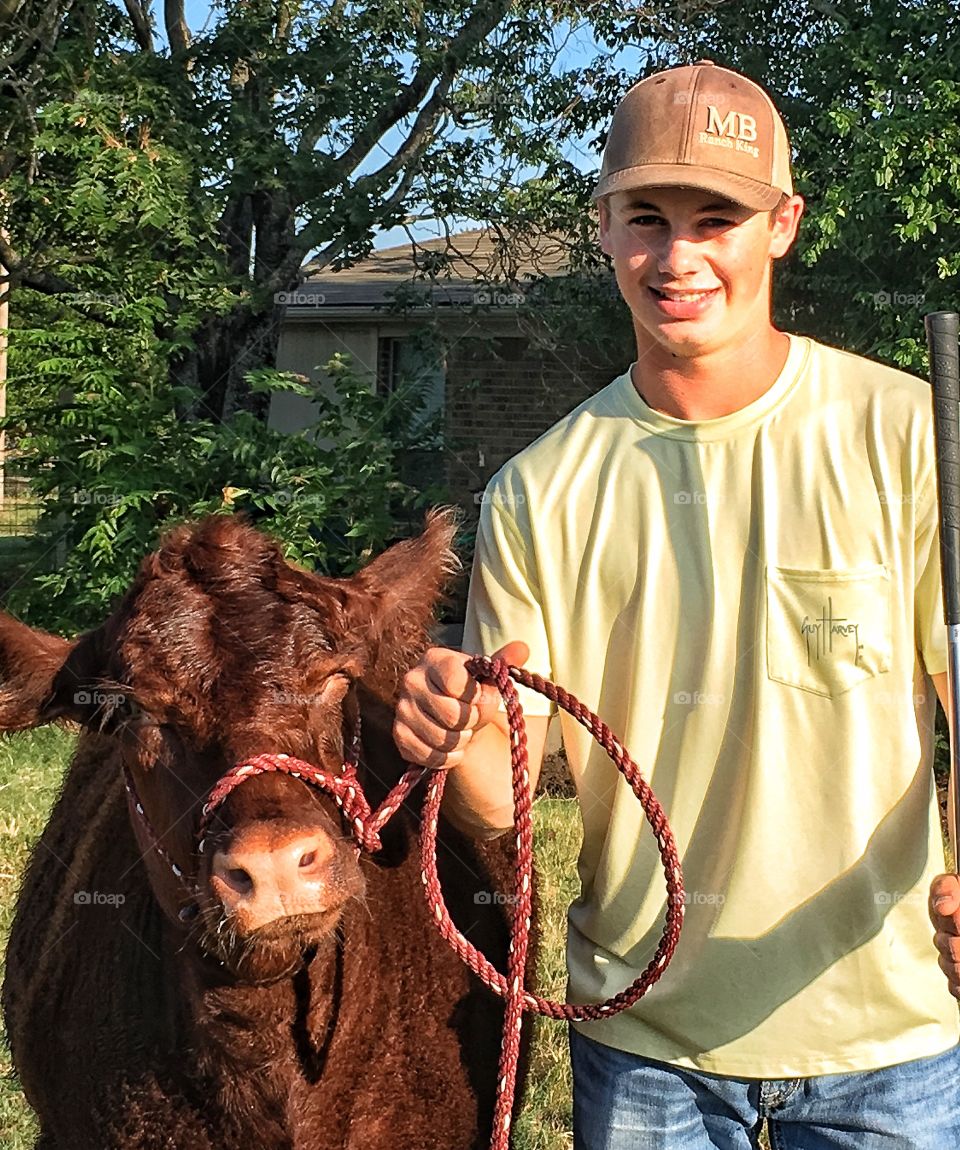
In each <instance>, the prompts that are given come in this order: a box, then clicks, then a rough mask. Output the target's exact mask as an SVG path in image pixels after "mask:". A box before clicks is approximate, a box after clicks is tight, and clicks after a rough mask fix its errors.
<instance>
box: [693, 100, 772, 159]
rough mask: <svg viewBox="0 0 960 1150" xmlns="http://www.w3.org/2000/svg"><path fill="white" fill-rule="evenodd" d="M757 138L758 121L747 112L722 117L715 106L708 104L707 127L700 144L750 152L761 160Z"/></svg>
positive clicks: (731, 113) (702, 133)
mask: <svg viewBox="0 0 960 1150" xmlns="http://www.w3.org/2000/svg"><path fill="white" fill-rule="evenodd" d="M756 138H757V121H756V120H755V119H754V117H753V116H748V115H747V114H746V113H745V112H734V111H730V112H727V114H726V115H725V116H721V115H720V113H719V111H717V109H716V108H715V107H714V106H713V104H707V127H706V130H705V131H702V132H701V133H700V143H701V144H710V145H711V146H712V147H715V148H732V149H733V150H734V151H736V152H748V153H749V154H750V155H751V156H754V157H755V158H757V159H759V157H760V149H759V148H758V147H757V145H756V143H755V142H754V141H755V140H756Z"/></svg>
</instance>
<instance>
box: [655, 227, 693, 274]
mask: <svg viewBox="0 0 960 1150" xmlns="http://www.w3.org/2000/svg"><path fill="white" fill-rule="evenodd" d="M700 262H701V260H700V256H699V255H698V254H697V245H696V243H695V242H694V240H693V239H692V238H691V237H690V236H689V235H686V234H685V233H682V232H672V233H671V234H670V235H669V236H666V237H664V240H663V246H662V247H661V249H660V250H659V251H658V252H657V270H658V271H659V272H660V274H661V275H662V276H664V277H666V276H677V277H680V276H684V275H690V274H691V273H692V272H694V271H696V270H697V268H698V267H699V265H700Z"/></svg>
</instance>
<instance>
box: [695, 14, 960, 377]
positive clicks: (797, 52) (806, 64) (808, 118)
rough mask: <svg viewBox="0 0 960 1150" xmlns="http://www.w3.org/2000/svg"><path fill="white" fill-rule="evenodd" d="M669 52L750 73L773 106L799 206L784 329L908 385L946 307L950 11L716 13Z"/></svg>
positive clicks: (956, 104)
mask: <svg viewBox="0 0 960 1150" xmlns="http://www.w3.org/2000/svg"><path fill="white" fill-rule="evenodd" d="M681 44H682V48H681V50H682V51H683V52H685V53H687V54H689V56H690V57H695V56H697V55H702V56H708V57H710V58H712V59H714V60H716V61H717V63H722V64H727V65H728V66H730V67H734V68H740V69H742V70H743V71H745V72H748V73H749V74H751V75H753V76H755V77H757V78H758V79H760V80H761V81H762V82H764V83H765V85H766V86H767V88H768V90H770V91H771V93H772V95H773V97H774V100H775V101H776V103H777V104H778V106H779V107H781V108H782V109H783V110H784V113H785V118H786V120H787V124H788V127H789V129H790V132H791V138H792V143H793V147H794V152H795V175H796V183H797V190H798V191H800V192H801V193H802V194H803V195H804V196H805V197H806V199H807V205H808V209H807V216H806V218H805V220H804V222H803V224H802V227H801V235H800V242H799V245H798V250H797V253H796V255H795V256H794V257H793V258H792V259H791V260H790V261H789V262H788V264H787V267H786V268H785V269H784V272H783V274H782V275H781V277H780V280H781V282H780V285H779V292H778V296H777V302H778V309H779V313H780V315H781V318H782V319H783V321H784V323H785V324H786V325H787V326H788V327H791V328H793V329H794V330H801V331H807V332H810V333H811V334H813V335H816V336H818V337H820V338H822V339H825V340H827V341H828V342H832V343H835V344H837V345H840V346H843V347H847V348H849V349H851V350H854V351H859V352H862V353H864V354H868V355H873V356H875V357H877V358H880V359H884V360H886V361H888V362H890V363H893V364H896V365H898V366H901V367H904V368H906V369H908V370H911V371H913V372H916V373H918V374H923V373H924V371H925V370H926V350H925V345H924V334H923V322H922V316H923V314H924V313H926V312H928V311H934V310H937V309H940V308H956V307H957V306H958V285H957V276H958V272H960V12H958V10H957V8H956V5H955V4H953V3H951V2H950V0H933V2H930V0H871V2H870V3H862V2H859V3H853V2H845V0H837V2H835V3H830V2H828V0H805V2H802V3H796V4H794V3H789V4H788V3H775V4H766V3H761V2H759V0H747V2H746V3H744V4H738V5H732V4H726V3H724V4H720V5H718V6H716V7H714V8H713V9H712V10H711V12H710V13H709V17H708V18H707V19H704V20H702V21H700V22H699V23H698V24H697V26H696V27H692V28H690V29H688V31H687V32H686V34H685V35H683V36H682V37H681Z"/></svg>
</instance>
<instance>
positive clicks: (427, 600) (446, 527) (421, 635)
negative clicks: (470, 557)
mask: <svg viewBox="0 0 960 1150" xmlns="http://www.w3.org/2000/svg"><path fill="white" fill-rule="evenodd" d="M457 520H458V516H457V512H456V511H455V510H454V509H451V508H444V509H441V510H436V511H431V512H430V514H429V515H428V516H427V521H426V526H425V529H424V531H423V532H422V533H421V534H420V535H418V536H416V537H415V538H413V539H404V540H403V541H402V542H401V543H395V544H394V545H393V546H392V547H389V548H388V549H387V550H386V551H384V552H383V554H382V555H378V556H377V558H376V559H373V560H371V562H370V563H368V564H367V566H366V567H364V568H363V569H362V570H360V571H359V572H357V574H356V575H354V576H353V577H352V578H351V579H346V580H343V581H342V584H341V585H342V587H343V590H344V591H345V592H346V595H345V597H344V600H343V608H344V617H345V622H346V625H347V629H348V633H347V635H345V636H344V638H346V639H347V640H348V641H349V642H350V643H351V644H353V643H356V644H357V645H358V646H359V648H360V650H361V651H362V652H363V655H362V656H361V658H362V661H363V662H364V663H368V664H369V665H371V666H374V667H380V668H381V669H386V668H387V667H392V668H397V669H400V668H405V667H406V666H409V664H410V662H411V661H412V660H413V659H414V658H416V657H418V656H419V654H420V653H421V652H422V650H423V649H424V647H425V646H426V645H427V628H428V627H429V626H430V624H431V622H432V621H433V612H434V607H435V606H436V605H437V602H438V601H439V599H440V597H441V594H442V592H443V590H444V588H445V587H446V586H447V584H448V583H449V582H450V580H451V578H452V577H453V576H454V575H455V574H457V573H458V572H459V570H460V561H459V560H458V559H457V557H456V555H455V554H454V552H453V551H452V550H451V543H452V542H453V537H454V535H455V534H456V530H457ZM364 656H365V657H364Z"/></svg>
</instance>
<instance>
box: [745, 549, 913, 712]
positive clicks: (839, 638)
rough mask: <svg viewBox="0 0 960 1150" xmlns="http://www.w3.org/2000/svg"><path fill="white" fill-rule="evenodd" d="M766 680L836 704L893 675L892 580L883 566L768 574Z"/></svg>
mask: <svg viewBox="0 0 960 1150" xmlns="http://www.w3.org/2000/svg"><path fill="white" fill-rule="evenodd" d="M766 593H767V674H768V676H769V677H770V678H771V679H774V680H775V681H776V682H778V683H785V684H786V685H787V686H790V687H799V688H801V689H802V690H804V691H812V692H813V693H814V694H817V695H827V696H836V695H840V694H843V692H844V691H849V690H850V688H851V687H855V686H856V685H857V684H858V683H862V682H864V681H865V680H867V679H872V678H873V677H874V676H875V675H881V674H883V673H884V672H886V671H889V669H890V658H891V647H892V614H891V613H892V609H893V596H892V580H891V576H890V570H889V568H888V567H887V566H886V564H883V563H877V564H873V565H868V566H863V567H853V568H843V569H841V568H830V569H826V570H824V569H811V568H801V567H772V566H769V565H768V566H767V568H766Z"/></svg>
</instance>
